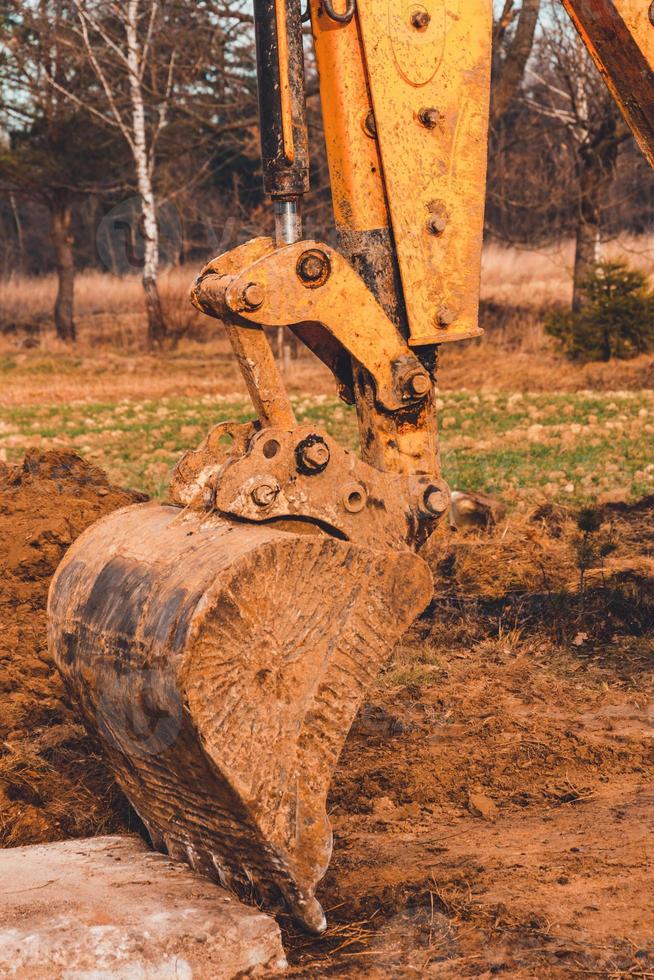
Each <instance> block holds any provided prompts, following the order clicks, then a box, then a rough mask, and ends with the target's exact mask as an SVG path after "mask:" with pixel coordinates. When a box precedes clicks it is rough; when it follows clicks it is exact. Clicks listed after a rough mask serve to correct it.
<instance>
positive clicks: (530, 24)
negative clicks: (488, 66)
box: [490, 0, 540, 125]
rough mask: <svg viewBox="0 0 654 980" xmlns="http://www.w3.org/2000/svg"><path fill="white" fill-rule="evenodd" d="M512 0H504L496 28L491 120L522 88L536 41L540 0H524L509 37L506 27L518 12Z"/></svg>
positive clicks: (496, 117) (493, 119)
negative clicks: (508, 38)
mask: <svg viewBox="0 0 654 980" xmlns="http://www.w3.org/2000/svg"><path fill="white" fill-rule="evenodd" d="M513 7H514V5H513V2H512V0H505V3H504V11H503V13H502V16H501V17H500V19H499V20H498V21H497V22H496V24H495V26H494V30H493V84H492V87H491V109H490V112H491V122H492V123H493V124H494V125H495V124H497V123H498V122H499V121H500V119H501V118H502V116H503V115H504V113H505V112H506V110H507V109H508V108H509V106H510V104H511V102H512V100H513V99H514V98H515V95H516V93H517V91H518V89H519V88H520V83H521V82H522V78H523V76H524V73H525V67H526V65H527V62H528V61H529V55H530V54H531V49H532V47H533V44H534V35H535V33H536V24H537V23H538V14H539V12H540V0H523V3H522V7H521V8H520V13H519V14H518V15H517V16H518V18H519V19H518V24H517V26H516V29H515V33H514V35H513V37H512V38H511V40H510V41H507V31H508V29H509V27H510V25H511V23H512V21H513V20H514V18H515V16H516V13H515V11H514V9H513Z"/></svg>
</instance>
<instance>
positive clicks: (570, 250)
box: [482, 236, 654, 310]
mask: <svg viewBox="0 0 654 980" xmlns="http://www.w3.org/2000/svg"><path fill="white" fill-rule="evenodd" d="M604 258H606V259H612V260H613V259H616V260H617V259H620V260H623V261H626V262H628V263H629V264H630V265H632V266H635V267H637V268H639V269H642V270H643V272H646V273H647V275H648V276H653V277H654V237H652V236H641V237H639V238H635V237H629V236H623V237H621V238H618V239H616V240H615V241H613V242H610V243H607V244H606V245H605V247H604ZM573 260H574V245H573V243H572V242H571V241H565V242H561V243H559V244H558V245H554V246H550V247H547V248H540V249H537V250H533V249H517V248H506V247H505V246H502V245H488V246H487V247H486V248H485V249H484V257H483V265H482V296H483V298H484V299H486V300H492V301H494V302H496V303H503V304H509V305H511V306H520V307H527V308H532V309H534V308H535V309H537V310H540V309H542V308H543V307H547V306H551V305H552V304H554V303H568V302H570V300H571V298H572V268H573Z"/></svg>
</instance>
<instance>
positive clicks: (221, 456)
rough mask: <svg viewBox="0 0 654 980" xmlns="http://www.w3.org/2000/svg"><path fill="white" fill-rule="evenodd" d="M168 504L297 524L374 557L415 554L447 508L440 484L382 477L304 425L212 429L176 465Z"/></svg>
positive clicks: (446, 495) (424, 479)
mask: <svg viewBox="0 0 654 980" xmlns="http://www.w3.org/2000/svg"><path fill="white" fill-rule="evenodd" d="M226 436H229V437H232V438H233V445H232V446H231V447H228V446H224V445H223V439H224V438H225V437H226ZM170 497H171V500H172V502H173V503H177V504H182V505H184V506H190V507H192V508H193V509H199V510H206V511H214V510H215V511H219V512H220V513H222V514H224V515H226V516H229V517H232V518H237V519H239V520H245V521H251V522H254V523H257V524H262V523H267V522H270V521H284V520H292V521H295V522H297V521H303V522H306V523H309V524H313V525H314V528H316V529H319V528H322V529H323V530H324V531H325V532H326V533H328V534H331V535H333V536H335V537H339V538H344V539H347V540H351V541H356V542H357V543H359V544H362V545H367V546H368V547H370V548H373V549H374V550H376V551H379V550H385V549H391V550H393V551H398V550H400V551H405V550H415V549H416V548H418V547H420V545H421V544H422V543H423V542H424V541H425V540H426V539H427V538H428V537H429V535H430V534H431V532H432V530H433V528H434V526H435V522H436V520H437V519H438V518H439V517H441V516H442V515H443V514H444V513H446V511H447V510H448V509H449V505H450V495H449V490H448V488H447V486H446V484H445V483H443V481H441V480H438V479H434V478H433V477H432V476H430V475H426V474H423V475H419V476H405V475H401V474H391V473H382V472H380V471H379V470H376V469H374V467H372V466H369V465H368V464H367V463H364V462H362V461H361V460H360V459H359V458H358V457H357V456H356V455H355V454H354V453H350V452H347V450H345V449H342V448H341V446H339V444H338V443H337V442H336V441H335V440H334V439H332V438H331V436H329V435H328V434H327V433H326V432H324V431H322V430H320V429H316V428H315V427H314V426H311V425H301V426H297V427H296V428H293V429H279V428H274V427H271V428H265V429H259V430H258V429H257V428H256V427H254V426H249V425H235V424H233V423H224V424H222V425H218V426H216V427H215V428H214V429H213V430H212V432H211V433H210V434H209V435H208V436H207V438H206V439H205V440H204V442H203V443H202V445H201V446H200V448H199V449H198V450H195V451H194V452H191V453H186V454H185V456H183V457H182V459H181V460H180V462H179V463H178V465H177V467H176V468H175V471H174V474H173V480H172V483H171V488H170Z"/></svg>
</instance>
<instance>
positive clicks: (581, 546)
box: [287, 499, 654, 980]
mask: <svg viewBox="0 0 654 980" xmlns="http://www.w3.org/2000/svg"><path fill="white" fill-rule="evenodd" d="M653 526H654V500H651V499H649V500H645V501H641V502H640V503H639V504H637V505H633V506H628V505H624V506H620V507H617V508H616V507H610V508H603V509H602V508H600V509H599V510H598V511H597V512H593V513H589V512H583V513H581V514H577V513H574V512H573V511H571V510H566V509H563V508H559V509H557V510H556V512H554V511H551V510H545V511H543V510H541V511H539V512H537V513H535V514H533V515H531V516H530V517H526V518H521V517H515V516H513V517H511V518H510V519H509V520H508V521H507V522H505V523H504V524H503V525H499V526H498V527H497V528H496V529H495V530H494V531H493V533H492V534H484V533H480V532H474V533H471V534H464V535H461V534H459V535H457V536H455V537H454V538H452V539H450V540H449V541H448V540H447V539H446V540H442V539H441V541H440V542H439V543H437V546H436V547H435V548H434V549H433V550H432V552H431V555H430V558H431V562H432V565H433V569H434V572H435V576H436V582H437V592H436V598H435V600H434V602H433V604H432V606H431V608H430V610H429V611H428V614H427V615H425V616H424V617H423V618H422V620H421V621H419V622H418V623H417V624H416V626H415V627H414V628H413V630H412V631H411V634H410V635H409V637H408V638H407V640H406V641H405V642H404V643H403V644H402V646H401V647H400V649H398V650H397V651H396V654H395V658H394V662H393V663H392V664H391V665H390V667H389V669H388V670H387V672H386V674H385V675H384V676H382V678H381V679H380V682H379V683H378V685H377V689H376V691H375V693H374V695H373V697H372V698H371V700H370V702H369V703H368V704H367V705H366V706H365V708H364V710H363V711H362V713H361V714H360V716H359V718H358V719H357V721H356V723H355V726H354V728H353V730H352V732H351V734H350V737H349V738H348V741H347V743H346V746H345V750H344V753H343V756H342V758H341V761H340V764H339V767H338V770H337V773H336V778H335V781H334V785H333V788H332V792H331V800H330V815H331V819H332V823H333V826H334V831H335V850H334V858H333V861H332V865H331V867H330V869H329V871H328V873H327V876H326V878H325V880H324V883H323V885H322V891H321V893H320V896H319V897H320V899H321V901H322V902H323V904H324V905H325V907H326V908H327V909H328V910H331V911H330V912H329V916H328V917H329V919H330V929H329V931H328V934H327V935H326V936H325V937H324V938H323V939H321V940H320V941H318V942H315V941H307V940H306V939H303V938H301V937H298V936H296V935H294V934H293V933H292V931H291V932H289V936H288V937H287V941H288V945H289V947H290V949H291V956H292V960H293V962H294V964H295V971H296V975H298V976H306V977H309V976H315V975H319V976H337V975H339V976H340V975H342V976H362V977H363V976H365V977H380V978H381V977H387V976H397V977H421V978H422V977H429V976H435V977H436V976H437V977H453V978H454V977H456V978H457V980H458V978H459V977H464V976H482V977H484V978H489V977H491V976H493V975H495V974H504V975H506V976H511V977H516V978H518V977H520V978H538V980H540V978H541V977H545V976H557V977H559V976H565V977H568V976H570V977H572V976H578V975H583V974H588V975H596V976H607V977H608V976H623V975H624V976H626V975H635V976H649V975H654V945H653V944H652V936H653V935H654V905H653V904H652V900H651V878H652V874H653V873H654V861H653V859H652V853H651V848H650V847H649V843H648V840H649V839H648V836H647V831H646V830H645V827H646V826H649V825H651V821H652V810H653V802H652V796H651V786H652V780H653V779H654V744H653V739H652V735H653V734H654V682H653V678H652V663H653V659H654V588H653V586H654V561H653V559H654V542H653V540H652V528H653Z"/></svg>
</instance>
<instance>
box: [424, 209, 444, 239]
mask: <svg viewBox="0 0 654 980" xmlns="http://www.w3.org/2000/svg"><path fill="white" fill-rule="evenodd" d="M446 228H447V215H445V214H432V215H431V217H430V218H429V221H428V222H427V230H428V231H429V232H430V234H432V235H442V234H443V232H444V231H445V229H446Z"/></svg>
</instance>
